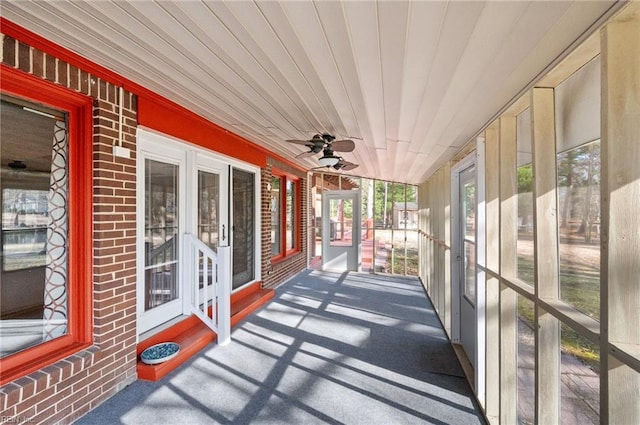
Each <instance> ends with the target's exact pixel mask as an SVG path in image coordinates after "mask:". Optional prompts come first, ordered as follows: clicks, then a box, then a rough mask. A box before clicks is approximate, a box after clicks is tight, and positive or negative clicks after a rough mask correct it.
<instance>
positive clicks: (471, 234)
mask: <svg viewBox="0 0 640 425" xmlns="http://www.w3.org/2000/svg"><path fill="white" fill-rule="evenodd" d="M462 194H463V196H464V198H463V201H464V202H463V213H464V237H465V239H468V240H471V241H473V240H475V237H476V186H475V183H474V182H473V181H471V182H466V183H464V187H463V192H462Z"/></svg>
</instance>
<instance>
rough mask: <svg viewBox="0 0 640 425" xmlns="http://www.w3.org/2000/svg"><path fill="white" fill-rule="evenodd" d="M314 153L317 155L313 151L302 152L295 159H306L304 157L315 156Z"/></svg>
mask: <svg viewBox="0 0 640 425" xmlns="http://www.w3.org/2000/svg"><path fill="white" fill-rule="evenodd" d="M316 153H317V152H314V151H307V152H302V153H300V154H298V155H296V158H306V157H308V156H312V155H315V154H316Z"/></svg>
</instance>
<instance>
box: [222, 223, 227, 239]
mask: <svg viewBox="0 0 640 425" xmlns="http://www.w3.org/2000/svg"><path fill="white" fill-rule="evenodd" d="M226 238H227V237H226V236H225V234H224V224H223V225H222V240H223V241H224V240H225V239H226Z"/></svg>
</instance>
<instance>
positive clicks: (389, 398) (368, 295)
mask: <svg viewBox="0 0 640 425" xmlns="http://www.w3.org/2000/svg"><path fill="white" fill-rule="evenodd" d="M77 423H78V424H85V425H86V424H91V425H94V424H131V425H133V424H136V425H137V424H156V425H161V424H176V425H177V424H218V423H219V424H322V423H329V424H367V425H371V424H384V425H390V424H402V425H404V424H425V423H435V424H482V423H484V420H483V419H482V416H481V414H480V413H479V410H478V408H477V406H476V404H475V401H474V399H473V396H472V392H471V389H470V388H469V385H468V383H467V381H466V380H465V378H464V377H463V373H462V370H461V367H460V365H459V363H458V361H457V359H456V356H455V354H454V352H453V350H452V348H451V346H450V345H449V342H448V340H447V339H446V336H445V334H444V331H443V330H442V327H441V325H440V322H439V321H438V319H437V317H436V315H435V313H434V311H433V307H432V306H431V303H430V302H429V300H428V299H427V297H426V296H425V294H424V291H423V289H422V287H421V285H420V283H419V281H418V280H417V279H415V278H405V277H396V276H389V275H371V274H358V273H343V274H340V273H331V272H321V271H305V272H302V273H301V274H299V275H298V276H296V277H294V278H293V279H291V280H290V281H289V282H287V283H286V284H285V285H283V286H282V287H280V288H278V290H277V294H276V297H275V298H274V300H273V301H272V302H270V303H269V304H267V305H266V306H265V307H263V308H262V309H261V310H259V311H258V312H257V313H256V314H253V315H251V316H250V317H249V318H247V319H246V320H245V321H244V322H242V323H241V324H240V325H239V326H237V327H236V328H235V329H234V330H233V333H232V342H231V343H230V344H229V345H227V346H225V347H220V346H217V345H215V344H212V345H210V346H209V347H207V348H205V349H204V350H202V351H201V352H200V353H199V354H198V355H197V356H196V357H194V358H193V359H192V360H191V361H189V362H187V363H186V364H184V365H183V366H182V367H180V368H179V369H177V370H176V371H174V372H172V373H171V374H170V375H168V376H167V377H165V378H164V379H163V380H162V381H160V382H157V383H151V382H144V381H137V382H135V383H133V384H132V385H130V386H129V387H127V388H125V389H124V390H123V391H121V392H119V393H118V394H116V395H115V396H114V397H113V398H111V399H109V400H108V401H106V402H105V403H104V404H102V405H101V406H99V407H98V408H97V409H95V410H94V411H92V412H90V413H89V414H88V415H86V416H85V417H83V418H81V419H80V420H79V421H78V422H77Z"/></svg>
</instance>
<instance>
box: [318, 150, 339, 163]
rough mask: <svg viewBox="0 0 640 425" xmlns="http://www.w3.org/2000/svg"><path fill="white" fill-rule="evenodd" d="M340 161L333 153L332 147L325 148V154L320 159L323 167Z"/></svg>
mask: <svg viewBox="0 0 640 425" xmlns="http://www.w3.org/2000/svg"><path fill="white" fill-rule="evenodd" d="M338 161H340V158H338V157H337V156H335V155H334V154H333V151H332V150H331V149H325V150H324V153H323V155H322V156H321V157H320V159H318V162H320V165H322V166H323V167H332V166H334V165H336V164H337V163H338Z"/></svg>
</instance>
